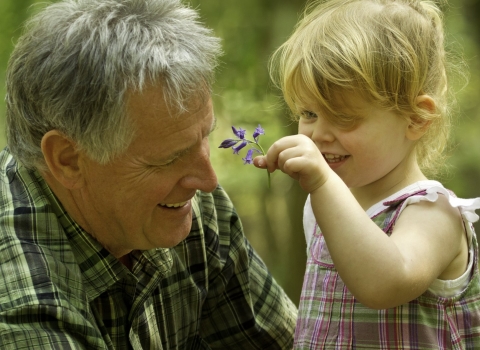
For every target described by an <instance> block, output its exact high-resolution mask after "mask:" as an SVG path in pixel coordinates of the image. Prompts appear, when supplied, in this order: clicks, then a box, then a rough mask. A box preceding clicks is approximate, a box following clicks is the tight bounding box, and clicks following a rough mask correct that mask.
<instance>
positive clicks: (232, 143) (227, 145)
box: [218, 139, 239, 148]
mask: <svg viewBox="0 0 480 350" xmlns="http://www.w3.org/2000/svg"><path fill="white" fill-rule="evenodd" d="M237 142H239V140H234V139H226V140H224V141H223V142H222V143H221V144H220V146H218V148H230V147H233V146H235V145H236V144H237Z"/></svg>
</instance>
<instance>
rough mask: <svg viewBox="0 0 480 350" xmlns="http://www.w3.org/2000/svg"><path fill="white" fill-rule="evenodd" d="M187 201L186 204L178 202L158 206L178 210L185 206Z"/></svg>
mask: <svg viewBox="0 0 480 350" xmlns="http://www.w3.org/2000/svg"><path fill="white" fill-rule="evenodd" d="M187 203H188V201H186V202H180V203H172V204H170V203H160V204H159V206H161V207H164V208H180V207H183V206H184V205H185V204H187Z"/></svg>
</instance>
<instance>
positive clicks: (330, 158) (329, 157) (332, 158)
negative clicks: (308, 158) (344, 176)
mask: <svg viewBox="0 0 480 350" xmlns="http://www.w3.org/2000/svg"><path fill="white" fill-rule="evenodd" d="M323 157H324V158H325V160H326V161H327V163H328V164H332V163H339V162H341V161H342V160H345V159H346V158H348V157H349V156H341V155H338V154H330V153H325V154H324V155H323Z"/></svg>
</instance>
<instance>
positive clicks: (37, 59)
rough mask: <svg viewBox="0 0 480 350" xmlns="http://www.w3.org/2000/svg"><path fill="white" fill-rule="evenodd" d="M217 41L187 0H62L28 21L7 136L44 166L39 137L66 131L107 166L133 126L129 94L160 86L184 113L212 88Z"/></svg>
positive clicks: (30, 162)
mask: <svg viewBox="0 0 480 350" xmlns="http://www.w3.org/2000/svg"><path fill="white" fill-rule="evenodd" d="M220 54H221V48H220V40H219V39H218V38H216V37H214V36H213V35H212V31H211V30H210V29H208V28H205V26H203V25H202V24H201V23H199V22H198V14H197V12H196V11H195V10H193V9H191V8H188V7H186V6H184V5H182V4H181V2H180V0H65V1H61V2H59V3H56V4H52V5H49V6H47V7H46V8H44V9H43V10H42V11H40V12H39V13H38V14H37V15H35V16H34V17H33V18H31V19H30V21H29V22H27V25H26V28H25V32H24V34H23V35H22V37H21V38H20V39H19V41H18V43H17V45H16V47H15V49H14V51H13V53H12V56H11V58H10V61H9V65H8V68H7V79H6V81H7V96H6V104H7V143H8V147H9V149H10V151H11V152H12V154H13V155H14V156H15V158H16V159H17V160H18V161H19V162H21V163H22V164H23V165H24V166H26V167H29V168H38V169H42V168H44V167H45V162H44V159H43V154H42V151H41V140H42V137H43V136H44V135H45V133H47V132H48V131H50V130H54V129H56V130H59V131H60V132H62V133H63V134H64V135H65V136H66V137H68V138H70V139H72V140H73V141H74V142H75V143H76V144H77V146H78V148H79V149H82V150H84V151H85V152H86V153H87V154H88V155H89V156H90V157H91V158H92V159H94V160H96V161H98V162H100V163H102V164H105V163H107V162H109V161H111V160H112V159H113V158H114V157H115V156H117V155H119V154H121V153H122V152H123V151H125V150H126V148H127V147H128V145H129V144H130V142H131V140H132V138H133V134H134V128H133V125H132V122H131V120H130V118H129V117H128V115H127V112H126V100H127V98H128V96H127V95H128V92H129V91H135V90H136V91H141V90H142V88H144V87H145V86H146V84H154V85H155V84H156V85H159V86H161V87H162V90H163V95H164V98H165V101H166V102H167V104H168V106H169V107H170V108H172V109H173V110H176V111H180V112H181V111H185V110H187V108H188V107H187V106H188V102H189V100H191V99H192V98H193V97H194V96H197V97H198V96H203V97H206V94H210V88H211V84H212V82H213V75H214V69H215V67H216V66H217V58H218V56H219V55H220Z"/></svg>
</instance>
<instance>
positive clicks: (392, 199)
mask: <svg viewBox="0 0 480 350" xmlns="http://www.w3.org/2000/svg"><path fill="white" fill-rule="evenodd" d="M439 195H442V197H439ZM439 198H445V199H446V200H447V201H448V203H449V205H450V206H451V207H452V208H458V210H459V211H460V213H461V214H462V216H463V218H464V219H465V220H466V221H468V222H471V223H473V222H476V221H478V219H479V216H478V215H477V214H476V213H475V210H476V209H480V197H479V198H468V199H465V198H458V197H457V196H456V195H455V194H454V193H453V192H452V191H450V190H448V189H446V188H445V187H444V186H443V185H442V184H441V183H440V182H438V181H434V180H425V181H418V182H415V183H413V184H411V185H409V186H407V187H405V188H403V189H402V190H400V191H398V192H396V193H394V194H393V195H391V196H388V197H387V198H385V199H383V200H382V201H380V202H378V203H376V204H375V205H373V206H372V207H370V208H369V209H368V210H367V214H368V215H369V216H370V217H372V218H374V217H376V216H378V215H379V214H381V213H382V212H385V211H386V210H389V209H392V208H395V211H397V212H398V213H399V212H401V211H403V209H404V208H405V207H406V206H407V205H410V204H415V203H418V202H420V201H428V202H437V201H438V200H439Z"/></svg>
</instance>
